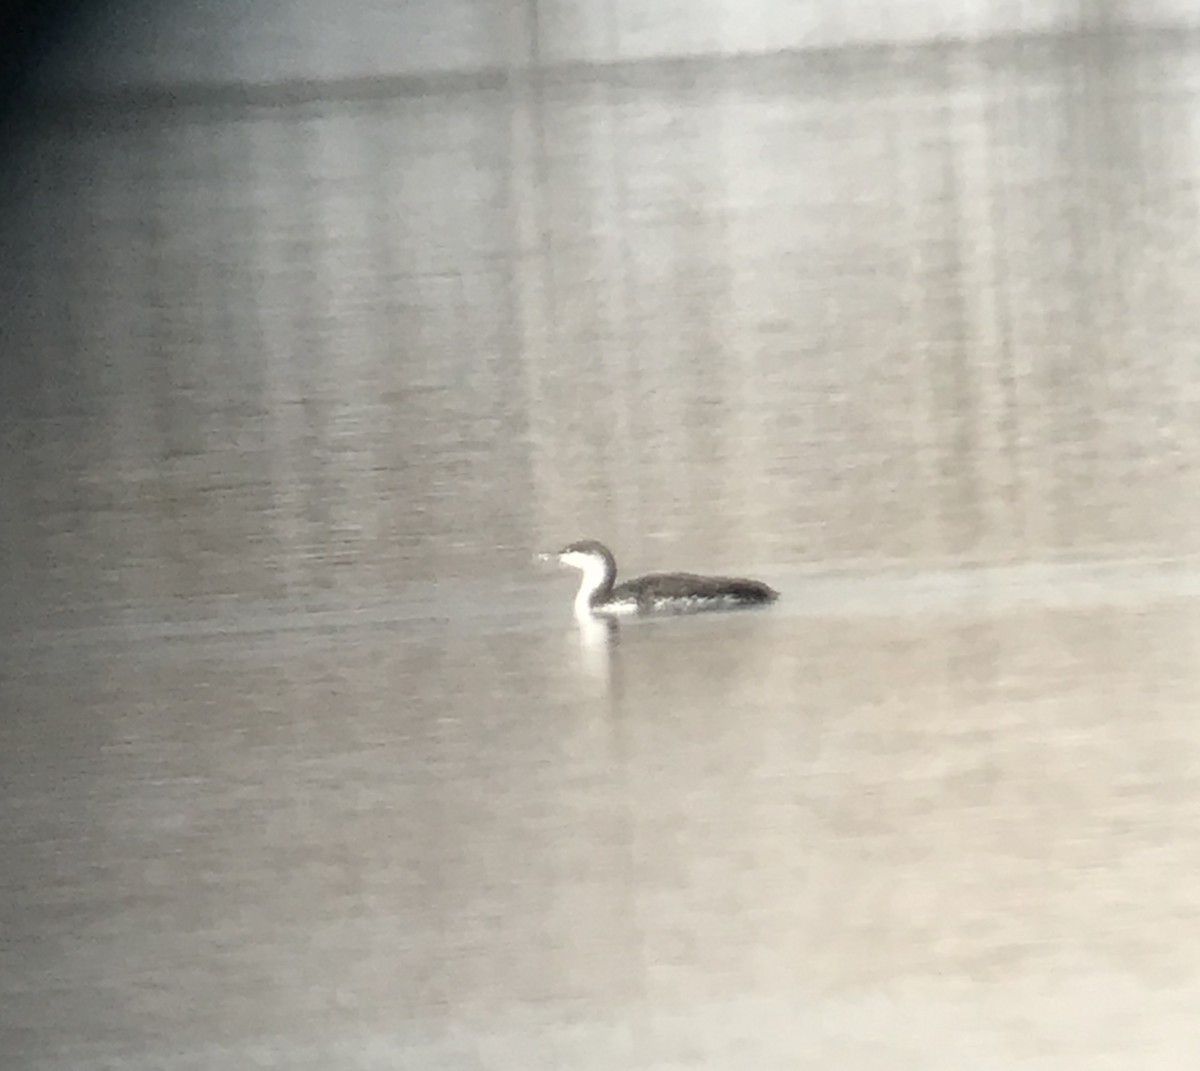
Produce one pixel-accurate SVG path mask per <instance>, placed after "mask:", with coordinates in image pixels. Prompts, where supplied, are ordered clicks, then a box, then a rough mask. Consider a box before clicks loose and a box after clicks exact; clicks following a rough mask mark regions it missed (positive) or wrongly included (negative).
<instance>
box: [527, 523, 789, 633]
mask: <svg viewBox="0 0 1200 1071" xmlns="http://www.w3.org/2000/svg"><path fill="white" fill-rule="evenodd" d="M543 557H547V558H557V559H558V561H559V562H561V563H562V564H563V565H569V566H571V567H572V568H573V569H578V570H579V571H580V572H581V573H582V574H583V576H582V578H581V579H580V583H579V592H578V594H577V595H576V596H575V613H576V614H579V615H589V614H652V613H693V612H696V611H701V610H730V609H735V608H739V607H745V606H762V605H764V604H766V603H771V602H774V601H775V600H776V599H777V598H779V592H777V591H775V590H773V589H772V588H769V587H768V586H767V585H766V584H764V583H763V582H762V581H761V580H747V579H745V578H744V577H730V576H697V575H696V574H695V573H651V574H649V575H647V576H639V577H637V578H636V579H634V580H626V581H625V582H624V583H621V584H618V583H616V579H617V562H616V559H615V558H614V557H613V554H612V551H610V550H609V549H608V547H606V546H605V545H604V544H603V543H599V542H597V541H596V540H594V539H581V540H579V541H578V542H576V543H568V544H567V545H566V546H565V547H563V548H562V549H561V550H558V551H555V552H553V553H552V554H547V555H543Z"/></svg>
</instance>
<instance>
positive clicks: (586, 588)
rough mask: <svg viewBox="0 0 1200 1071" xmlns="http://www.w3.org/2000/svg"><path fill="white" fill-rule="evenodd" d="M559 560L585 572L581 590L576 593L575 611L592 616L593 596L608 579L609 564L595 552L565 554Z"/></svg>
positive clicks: (580, 583)
mask: <svg viewBox="0 0 1200 1071" xmlns="http://www.w3.org/2000/svg"><path fill="white" fill-rule="evenodd" d="M559 561H561V562H562V563H563V565H569V566H571V568H572V569H578V570H579V571H580V572H581V573H582V574H583V576H582V577H581V578H580V581H579V591H578V593H577V594H576V595H575V613H576V614H578V615H580V616H584V617H587V616H590V615H591V612H592V601H591V600H592V596H593V595H594V594H595V593H596V591H597V590H598V589H599V588H601V587H603V586H604V583H605V581H606V580H608V564H607V563H606V562H605V561H604V559H603V558H600V557H598V556H597V555H595V554H578V553H570V554H563V555H561V556H560V557H559Z"/></svg>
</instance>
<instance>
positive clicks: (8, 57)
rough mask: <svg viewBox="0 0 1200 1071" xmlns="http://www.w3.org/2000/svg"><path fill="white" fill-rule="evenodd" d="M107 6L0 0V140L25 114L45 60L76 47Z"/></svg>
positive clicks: (89, 1)
mask: <svg viewBox="0 0 1200 1071" xmlns="http://www.w3.org/2000/svg"><path fill="white" fill-rule="evenodd" d="M111 6H112V5H111V4H109V3H104V2H101V0H78V2H76V3H72V2H70V0H7V2H5V0H0V138H3V139H7V137H8V136H10V134H11V133H12V129H13V128H14V127H19V126H20V125H21V124H22V123H23V121H26V120H27V119H28V118H29V115H28V113H29V110H30V106H31V103H32V101H33V100H34V99H35V97H36V92H37V79H38V74H39V72H40V71H41V70H42V68H43V65H44V64H45V62H46V60H47V59H48V58H49V57H50V56H52V55H55V54H58V53H59V52H60V51H61V50H65V49H70V48H76V47H78V46H79V45H80V43H82V42H83V41H84V40H86V35H87V28H88V27H89V26H94V25H95V21H96V19H97V18H98V17H100V16H102V15H103V13H104V12H105V11H106V10H111ZM2 147H3V146H0V148H2Z"/></svg>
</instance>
